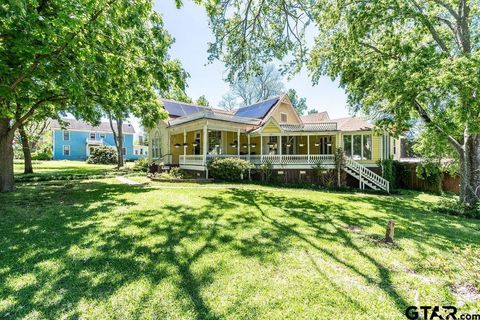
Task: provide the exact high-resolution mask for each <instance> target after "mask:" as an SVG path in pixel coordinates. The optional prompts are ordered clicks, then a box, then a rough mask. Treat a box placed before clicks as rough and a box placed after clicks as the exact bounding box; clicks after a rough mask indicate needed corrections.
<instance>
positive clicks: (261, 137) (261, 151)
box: [260, 133, 263, 163]
mask: <svg viewBox="0 0 480 320" xmlns="http://www.w3.org/2000/svg"><path fill="white" fill-rule="evenodd" d="M260 163H263V135H262V134H261V133H260Z"/></svg>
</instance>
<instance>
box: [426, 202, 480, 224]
mask: <svg viewBox="0 0 480 320" xmlns="http://www.w3.org/2000/svg"><path fill="white" fill-rule="evenodd" d="M434 211H436V212H439V213H443V214H448V215H452V216H460V217H466V218H475V219H480V204H479V205H477V206H474V207H471V206H466V205H464V204H462V203H461V202H459V201H457V200H455V199H442V200H441V201H439V203H438V204H437V205H436V206H435V207H434Z"/></svg>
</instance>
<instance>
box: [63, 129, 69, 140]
mask: <svg viewBox="0 0 480 320" xmlns="http://www.w3.org/2000/svg"><path fill="white" fill-rule="evenodd" d="M69 140H70V132H69V131H66V130H65V131H63V141H69Z"/></svg>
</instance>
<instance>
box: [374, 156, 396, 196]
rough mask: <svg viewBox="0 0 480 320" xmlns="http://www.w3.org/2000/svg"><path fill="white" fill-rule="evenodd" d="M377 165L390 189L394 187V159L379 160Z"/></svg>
mask: <svg viewBox="0 0 480 320" xmlns="http://www.w3.org/2000/svg"><path fill="white" fill-rule="evenodd" d="M377 163H378V165H379V166H380V167H381V168H382V178H384V179H385V180H387V181H388V182H390V189H394V188H395V187H396V185H395V181H396V179H395V164H394V163H395V161H393V160H392V159H384V160H379V161H378V162H377Z"/></svg>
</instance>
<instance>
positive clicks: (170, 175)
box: [154, 167, 185, 180]
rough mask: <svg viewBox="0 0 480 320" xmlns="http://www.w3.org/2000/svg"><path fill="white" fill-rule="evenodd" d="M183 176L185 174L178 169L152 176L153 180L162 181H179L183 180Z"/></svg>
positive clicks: (174, 168)
mask: <svg viewBox="0 0 480 320" xmlns="http://www.w3.org/2000/svg"><path fill="white" fill-rule="evenodd" d="M184 176H185V174H184V172H183V170H182V169H180V168H178V167H173V168H171V169H170V170H169V171H163V172H159V173H155V174H154V177H155V178H157V179H164V180H180V179H183V178H184Z"/></svg>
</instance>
